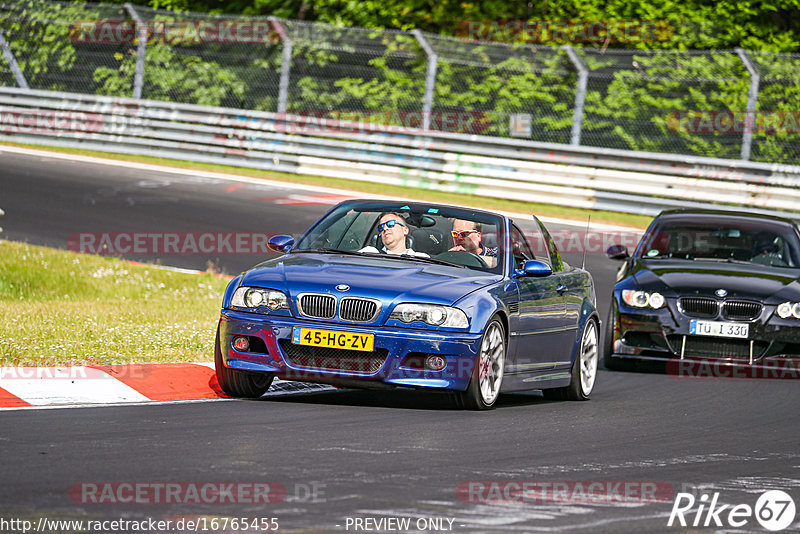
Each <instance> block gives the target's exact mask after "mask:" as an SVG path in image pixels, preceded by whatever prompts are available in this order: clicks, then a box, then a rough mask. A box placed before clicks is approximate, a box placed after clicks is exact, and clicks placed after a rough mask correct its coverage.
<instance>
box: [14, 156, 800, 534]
mask: <svg viewBox="0 0 800 534" xmlns="http://www.w3.org/2000/svg"><path fill="white" fill-rule="evenodd" d="M337 198H338V197H337V196H336V195H332V194H330V193H325V192H314V191H309V190H299V189H294V188H292V187H291V186H289V185H285V186H284V185H279V186H278V185H272V184H257V183H250V182H248V183H237V182H232V181H227V180H221V179H216V178H210V177H198V176H191V175H180V174H173V173H163V172H156V171H142V170H137V169H134V168H127V167H119V166H109V165H99V164H92V163H86V162H77V161H69V160H64V159H53V158H43V157H39V156H29V155H20V154H16V153H12V152H5V151H3V150H2V147H0V208H2V209H4V210H5V212H6V215H5V217H3V218H2V219H0V225H1V226H2V227H3V228H4V232H3V234H2V238H4V239H10V240H17V241H28V242H30V243H32V244H40V245H47V246H53V247H59V248H70V245H69V243H70V242H71V241H70V240H71V239H73V240H74V237H75V235H76V234H81V233H102V232H144V233H170V232H173V233H181V234H185V233H194V232H197V233H202V232H218V233H227V232H240V233H252V232H266V233H268V234H275V233H292V234H294V233H300V232H302V231H303V230H304V229H305V228H306V227H307V226H308V225H309V224H310V223H311V222H313V221H314V220H315V219H316V218H317V217H318V216H319V215H320V214H321V213H322V212H323V211H324V210H326V209H327V208H328V207H329V206H330V204H331V203H332V202H335V201H336V200H337ZM548 226H549V228H550V229H551V231H552V230H556V231H559V230H564V231H580V230H579V229H578V228H577V227H561V226H559V225H555V224H549V225H548ZM124 256H125V257H127V258H129V259H132V260H136V261H145V262H153V261H160V262H161V263H163V264H165V265H171V266H179V267H185V268H191V269H205V268H206V267H207V265H209V263H210V264H211V265H213V266H215V267H216V268H217V269H219V270H221V271H224V272H227V273H230V274H235V273H237V272H239V271H240V270H242V269H245V268H247V267H248V266H250V265H252V264H254V263H256V262H257V261H258V260H259V258H260V257H262V256H259V255H257V254H235V253H234V254H230V253H224V254H174V255H164V254H146V253H143V254H126V255H124ZM565 257H566V259H567V261H569V262H570V263H573V264H580V262H581V255H580V254H578V253H568V254H565ZM0 261H2V260H1V259H0ZM586 265H587V267H588V268H589V270H590V271H591V272H592V274H593V276H594V278H595V282H596V285H597V288H598V300H599V304H600V308H601V316H602V317H605V310H606V308H607V306H608V293H609V292H610V288H611V284H612V282H613V279H614V272H615V269H616V264H615V263H614V262H611V261H609V260H607V259H606V258H605V256H604V255H602V254H598V253H594V252H593V253H590V254H588V255H587V260H586ZM2 310H3V315H5V314H6V313H13V306H11V305H8V304H4V305H3V308H2ZM798 386H799V385H798V383H797V381H796V380H767V379H761V380H752V379H689V378H677V377H674V376H670V375H667V374H665V373H664V372H663V371H662V370H659V369H649V370H645V371H643V372H637V373H619V372H610V371H605V370H603V371H601V372H600V375H599V376H598V379H597V384H596V386H595V390H594V393H593V394H592V399H591V400H590V401H588V402H581V403H576V402H554V401H546V400H544V399H543V397H542V396H541V395H540V394H538V393H530V394H516V395H506V396H504V397H501V398H500V400H499V404H498V407H497V409H495V410H493V411H491V412H486V413H476V412H465V411H460V410H457V409H455V408H454V407H453V406H452V404H451V403H450V402H449V399H448V398H447V397H444V396H439V395H432V394H431V395H421V394H420V395H409V394H407V393H405V392H379V393H376V392H364V391H328V392H317V393H309V394H295V395H290V396H274V397H265V398H263V399H261V400H258V401H238V400H217V401H208V402H193V403H176V404H170V403H166V404H159V405H141V406H139V405H136V406H123V407H102V408H69V409H25V410H12V411H2V412H0V453H2V462H0V481H2V484H0V518H2V519H0V531H2V532H21V531H22V529H21V528H17V527H20V525H21V524H22V523H17V524H16V526H15V525H14V524H9V523H3V522H2V521H3V520H8V519H10V518H16V519H19V520H20V521H32V525H33V527H40V526H42V525H41V524H39V523H38V522H39V520H40V518H45V519H46V520H48V521H50V520H58V519H61V520H82V521H89V520H92V521H102V520H105V521H113V520H124V521H129V522H136V521H150V520H152V521H171V522H172V523H171V524H170V525H168V527H169V528H160V527H159V528H156V527H153V528H147V529H145V530H138V531H139V532H190V531H192V532H194V531H198V532H201V531H206V532H235V531H238V532H244V531H247V532H264V531H267V530H268V529H267V528H266V527H274V526H275V523H274V522H273V523H270V519H273V518H274V519H275V520H277V526H278V529H277V530H278V531H279V532H315V533H318V532H379V531H380V532H592V533H594V532H600V533H617V532H630V533H638V532H765V531H766V530H765V529H764V528H763V527H762V526H761V525H760V524H759V522H758V521H757V519H756V517H755V516H754V515H750V516H747V515H745V516H743V518H742V516H739V519H738V521H740V522H741V523H740V526H738V527H737V526H733V525H732V524H730V523H729V519H730V517H729V512H730V510H731V508H732V507H733V506H735V505H747V506H748V507H749V508H750V509H751V511H752V509H753V508H755V507H756V502H757V501H758V499H759V496H761V495H762V494H763V493H764V492H765V491H767V490H783V491H784V492H786V493H788V494H789V495H790V496H791V497H793V499H794V502H795V503H798V505H800V430H799V429H800V409H799V408H800V389H798ZM170 485H171V486H170ZM167 487H171V488H173V489H175V488H178V490H176V492H174V493H168V492H167V490H166V488H167ZM205 487H224V488H226V489H225V490H224V491H223V495H221V496H218V497H217V498H214V496H213V495H205V496H203V494H202V491H201V494H200V498H197V495H196V494H194V496H192V495H191V490H192V489H198V488H200V489H201V490H202V488H205ZM154 488H155V489H154ZM231 488H232V489H231ZM254 488H255V490H254ZM519 488H523V489H525V488H527V489H526V490H525V491H520V489H519ZM137 490H140V491H141V492H142V493H141V495H140V497H141V498H140V499H137V498H136V496H135V494H134V493H131V492H135V491H137ZM156 490H159V491H161V490H163V491H161V493H158V491H156ZM154 491H156V493H155V494H154V493H153V492H154ZM237 491H240V492H243V493H237ZM626 491H628V493H627V494H626V493H625V492H626ZM225 492H229V493H225ZM254 492H255V494H256V495H258V496H260V497H261V499H260V500H259V499H258V498H253V496H254ZM258 492H260V493H258ZM679 492H683V493H685V494H690V495H692V497H691V499H694V500H695V505H694V506H693V507H692V506H688V505H687V503H689V499H690V497H689V496H688V495H684V496H683V497H681V499H682V501H681V502H682V504H684V505H687V506H685V508H686V512H685V513H684V517H685V520H686V522H687V526H686V527H680V526H678V521H677V520H676V521H675V523H674V524H673V526H672V527H668V526H667V523H668V520H669V518H670V514H671V511H672V510H673V503H674V502H675V499H676V496H677V494H678V493H679ZM265 495H268V497H269V498H264V497H265ZM704 495H705V496H707V497H703V496H704ZM715 496H716V497H715ZM225 497H231V498H230V499H226V498H225ZM714 499H716V500H715V501H714V503H713V506H711V501H712V500H714ZM98 500H99V501H101V502H102V503H98V502H97V501H98ZM137 500H139V501H141V502H137ZM220 501H221V502H220ZM264 501H268V502H264ZM760 502H761V504H763V501H760ZM689 504H690V503H689ZM725 505H728V506H727V508H726V509H724V511H722V512H721V513H719V514H718V515H713V516H709V514H708V513H707V512H708V511H709V508H714V507H716V508H714V509H715V510H717V511H718V510H719V508H720V507H723V506H725ZM698 506H701V507H702V511H701V512H698ZM771 509H772V508H770V510H771ZM740 510H741V508H740ZM759 510H761V512H762V517H763V515H764V514H766V512H764V509H763V508H761V507H760V508H759ZM776 510H777V509H776ZM234 517H235V518H247V519H248V520H249V521H250V522H251V523H252V521H253V520H254V519H260V518H264V519H265V520H266V521H264V522H260V523H258V524H257V525H256V528H253V525H252V524H251V525H250V526H249V527H248V529H247V530H245V529H242V528H240V526H239V527H233V528H232V525H233V523H228V526H227V527H226V528H223V526H222V521H230V519H231V518H234ZM695 519H697V523H694V521H695ZM716 519H719V521H720V523H721V526H715V520H716ZM181 520H182V521H184V523H182V524H181V525H180V526H185V524H186V522H187V521H195V522H197V524H195V525H194V526H195V527H198V526H202V525H205V527H206V529H205V530H203V529H202V528H192V529H190V528H183V529H180V528H179V527H178V523H177V522H178V521H181ZM212 520H216V521H217V523H215V524H214V526H215V528H212V523H211V521H212ZM406 520H407V521H408V524H407V528H401V527H402V526H403V525H404V524H405V523H403V521H406ZM706 520H708V523H707V525H708V526H706V525H705V524H704V523H705V522H706ZM734 520H735V521H736V518H734ZM44 526H45V527H47V524H46V523H45V524H44ZM127 526H128V527H130V523H129V524H128V525H127ZM113 527H116V528H113ZM50 528H51V530H50V531H62V532H77V531H78V529H77V528H71V529H70V528H61V529H56V528H53V527H52V526H51V527H50ZM31 530H32V529H31ZM798 530H800V523H798V520H797V518H795V520H794V521H793V522H792V524H791V525H790V526H789V527H788V528H787V529H786V530H784V531H785V532H789V531H795V532H796V531H798ZM39 531H40V532H41V531H43V530H42V529H39ZM44 531H47V530H46V529H45V530H44ZM84 531H87V530H84ZM95 531H97V532H100V531H104V532H105V531H108V532H133V531H135V530H133V529H131V528H129V529H128V530H124V528H121V527H120V526H119V524H117V525H114V524H111V523H106V524H105V526H104V530H101V529H96V530H90V532H95Z"/></svg>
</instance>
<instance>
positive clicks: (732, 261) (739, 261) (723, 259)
mask: <svg viewBox="0 0 800 534" xmlns="http://www.w3.org/2000/svg"><path fill="white" fill-rule="evenodd" d="M692 259H693V260H694V261H715V262H717V263H752V262H749V261H744V260H735V259H733V258H703V257H698V256H695V257H694V258H692Z"/></svg>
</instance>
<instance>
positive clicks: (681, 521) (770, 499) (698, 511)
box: [667, 490, 796, 531]
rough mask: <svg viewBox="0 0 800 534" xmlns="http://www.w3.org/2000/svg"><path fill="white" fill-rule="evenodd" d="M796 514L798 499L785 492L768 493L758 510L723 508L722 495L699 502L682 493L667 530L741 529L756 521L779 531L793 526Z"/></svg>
mask: <svg viewBox="0 0 800 534" xmlns="http://www.w3.org/2000/svg"><path fill="white" fill-rule="evenodd" d="M795 512H796V510H795V504H794V499H792V497H791V496H790V495H789V494H788V493H786V492H785V491H781V490H770V491H765V492H764V493H762V494H761V495H760V496H759V497H758V500H756V504H755V506H750V505H749V504H736V505H732V504H723V503H721V502H720V501H719V492H715V493H714V495H712V496H711V497H709V495H708V494H703V495H701V496H700V498H699V499H697V498H696V497H695V496H694V495H693V494H691V493H684V492H681V493H678V494H677V495H676V497H675V502H674V503H673V505H672V512H671V513H670V514H669V521H667V526H668V527H671V526H673V525H675V526H678V525H680V526H682V527H686V526H692V527H723V526H727V527H733V528H741V527H744V526H745V525H747V524H748V523H749V522H750V521H751V520H752V519H755V520H756V521H757V522H758V523H759V524H760V525H761V526H762V527H763V528H765V529H767V530H771V531H779V530H784V529H785V528H787V527H789V526H790V525H791V524H792V522H793V521H794V518H795ZM751 526H752V523H751Z"/></svg>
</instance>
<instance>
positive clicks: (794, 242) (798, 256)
mask: <svg viewBox="0 0 800 534" xmlns="http://www.w3.org/2000/svg"><path fill="white" fill-rule="evenodd" d="M665 229H666V230H667V231H669V230H670V229H673V230H674V229H678V231H681V229H683V230H684V231H716V232H729V236H730V235H731V232H732V231H734V230H739V231H741V232H743V233H747V234H753V235H756V234H757V233H774V234H776V235H777V236H779V237H782V238H783V240H784V247H785V251H786V256H787V258H788V259H789V264H788V265H777V264H766V263H760V262H754V261H751V260H752V259H753V257H751V258H749V259H742V258H737V257H734V256H733V255H731V256H730V257H721V256H719V257H717V256H713V255H709V256H703V255H701V254H694V255H692V254H689V253H688V252H687V254H686V256H687V257H681V256H680V255H678V256H672V255H666V254H660V255H649V253H651V252H652V251H653V250H658V248H657V247H654V245H653V244H652V243H653V241H654V240H655V239H657V237H658V234H659V233H660V232H663V231H664V230H665ZM693 245H694V244H693ZM687 250H689V251H691V250H693V249H687ZM709 250H712V249H709ZM715 252H716V251H715ZM690 256H691V257H690ZM633 257H634V258H636V259H638V260H645V261H658V260H671V261H713V262H719V263H736V264H744V265H753V266H767V267H776V268H782V269H792V270H800V229H798V227H797V224H795V223H794V222H791V221H787V220H783V219H778V218H769V217H757V216H747V215H735V214H708V213H691V214H688V213H687V214H669V215H664V216H660V217H657V218H656V219H655V220H654V221H653V222H652V223H651V225H650V227H649V228H648V229H647V232H646V233H645V235H644V236H642V239H641V240H640V242H639V244H638V246H637V247H636V250H635V252H634V254H633Z"/></svg>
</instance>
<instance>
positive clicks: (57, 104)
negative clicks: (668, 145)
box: [0, 88, 800, 219]
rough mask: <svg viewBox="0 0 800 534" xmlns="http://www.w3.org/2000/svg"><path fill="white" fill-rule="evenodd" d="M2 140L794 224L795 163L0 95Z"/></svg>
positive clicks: (799, 199) (797, 209) (798, 171)
mask: <svg viewBox="0 0 800 534" xmlns="http://www.w3.org/2000/svg"><path fill="white" fill-rule="evenodd" d="M0 140H3V141H12V142H19V143H29V144H35V145H49V146H61V147H72V148H83V149H91V150H99V151H106V152H117V153H127V154H140V155H149V156H159V157H165V158H174V159H179V160H189V161H198V162H207V163H221V164H228V165H236V166H241V167H251V168H258V169H267V170H275V171H283V172H292V173H299V174H310V175H318V176H327V177H333V178H345V179H349V180H361V181H370V182H375V181H378V180H380V181H381V182H382V183H386V184H394V185H402V186H407V187H414V188H422V189H432V190H438V191H452V192H462V193H468V194H472V195H478V196H486V197H495V198H503V199H513V200H523V201H531V202H540V203H548V204H557V205H564V206H573V207H582V208H593V209H604V210H611V211H618V212H627V213H640V214H647V215H653V214H656V213H658V212H659V211H660V210H661V209H664V208H670V207H727V208H745V209H747V210H749V211H755V212H761V213H771V214H781V215H788V216H790V217H793V218H798V219H800V166H785V165H779V164H766V163H752V162H746V161H741V160H721V159H710V158H699V157H686V156H674V155H665V154H648V153H641V152H631V151H622V150H609V149H597V148H591V147H585V146H580V147H579V146H571V145H558V144H548V143H535V142H526V141H519V140H513V139H503V138H494V137H486V136H480V135H465V134H448V133H441V132H432V131H427V130H421V129H410V128H400V127H390V126H385V125H378V124H367V123H352V122H347V123H346V122H341V121H330V120H328V121H327V122H326V121H324V120H321V119H319V118H314V117H303V116H295V115H289V114H283V113H268V112H256V111H244V110H237V109H228V108H214V107H203V106H196V105H189V104H176V103H169V102H161V101H149V100H136V99H121V98H111V97H102V96H93V95H80V94H70V93H57V92H46V91H30V90H22V89H9V88H0Z"/></svg>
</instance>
